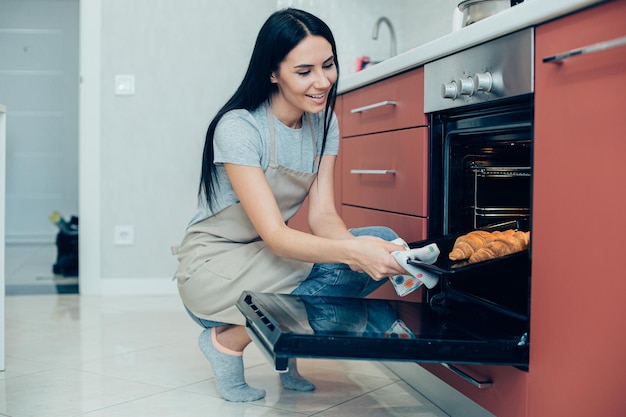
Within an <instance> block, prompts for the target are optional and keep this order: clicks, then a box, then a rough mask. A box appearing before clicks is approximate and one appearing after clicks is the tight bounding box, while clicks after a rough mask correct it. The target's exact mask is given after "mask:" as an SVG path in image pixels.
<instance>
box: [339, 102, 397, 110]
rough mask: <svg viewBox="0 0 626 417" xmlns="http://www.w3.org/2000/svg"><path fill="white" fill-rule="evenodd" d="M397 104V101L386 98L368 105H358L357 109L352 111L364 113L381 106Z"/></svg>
mask: <svg viewBox="0 0 626 417" xmlns="http://www.w3.org/2000/svg"><path fill="white" fill-rule="evenodd" d="M395 105H396V102H395V101H390V100H385V101H381V102H380V103H374V104H368V105H367V106H363V107H357V108H356V109H352V110H350V113H363V112H364V111H368V110H372V109H377V108H379V107H385V106H395Z"/></svg>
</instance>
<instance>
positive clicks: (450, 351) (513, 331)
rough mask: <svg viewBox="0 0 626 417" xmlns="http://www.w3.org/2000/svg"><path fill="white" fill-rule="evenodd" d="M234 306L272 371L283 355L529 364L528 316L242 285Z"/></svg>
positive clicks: (282, 361) (280, 365)
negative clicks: (257, 289)
mask: <svg viewBox="0 0 626 417" xmlns="http://www.w3.org/2000/svg"><path fill="white" fill-rule="evenodd" d="M237 307H238V308H239V310H240V311H241V312H242V313H243V315H244V316H245V318H246V329H247V331H248V333H249V335H250V336H251V338H252V339H253V340H254V341H255V342H256V344H257V345H258V346H259V348H260V349H261V350H262V351H263V352H264V353H265V354H266V356H267V357H268V358H269V359H270V360H271V362H273V363H274V365H275V368H276V370H277V371H284V370H286V369H287V360H288V359H289V358H290V357H306V358H334V359H369V360H392V361H412V362H435V363H451V364H492V365H513V366H518V367H521V368H525V367H527V366H528V354H529V343H528V336H527V335H528V324H527V321H525V320H520V319H517V318H514V317H511V316H508V315H504V314H500V313H498V312H496V311H493V310H489V309H484V308H480V307H479V306H476V305H472V304H459V305H458V306H454V305H447V306H446V308H445V309H439V308H438V307H437V306H436V305H433V306H431V305H429V304H427V303H414V302H406V301H400V300H393V301H392V300H377V299H362V298H339V297H320V296H297V295H290V294H268V293H253V292H244V293H243V294H242V295H241V297H240V299H239V301H238V303H237ZM457 308H458V309H457Z"/></svg>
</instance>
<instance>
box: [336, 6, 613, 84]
mask: <svg viewBox="0 0 626 417" xmlns="http://www.w3.org/2000/svg"><path fill="white" fill-rule="evenodd" d="M602 2H603V0H526V1H525V2H524V3H520V4H518V5H516V6H514V7H511V8H509V9H506V10H504V11H502V12H500V13H498V14H495V15H493V16H490V17H488V18H486V19H483V20H481V21H479V22H476V23H474V24H473V25H470V26H467V27H464V28H462V29H460V30H458V31H456V32H452V33H450V34H448V35H446V36H442V37H441V38H439V39H436V40H434V41H432V42H429V43H426V44H424V45H422V46H419V47H417V48H414V49H411V50H409V51H406V52H404V53H402V54H399V55H396V56H394V57H393V58H389V59H387V60H385V61H383V62H381V63H379V64H377V65H374V66H371V67H368V68H366V69H365V70H363V71H360V72H357V73H356V74H351V75H349V76H347V77H345V78H340V80H339V89H338V91H339V93H340V94H341V93H345V92H347V91H350V90H354V89H356V88H359V87H363V86H365V85H368V84H371V83H373V82H375V81H378V80H382V79H383V78H387V77H390V76H392V75H394V74H398V73H400V72H403V71H406V70H408V69H411V68H415V67H419V66H422V65H424V64H426V63H427V62H430V61H434V60H436V59H438V58H441V57H444V56H446V55H450V54H451V53H454V52H457V51H460V50H463V49H467V48H470V47H472V46H474V45H478V44H481V43H483V42H486V41H488V40H490V39H495V38H497V37H500V36H503V35H506V34H507V33H511V32H515V31H517V30H520V29H524V28H527V27H530V26H534V25H537V24H539V23H542V22H546V21H548V20H551V19H554V18H557V17H560V16H563V15H566V14H568V13H571V12H574V11H576V10H579V9H583V8H585V7H589V6H591V5H594V4H596V3H602Z"/></svg>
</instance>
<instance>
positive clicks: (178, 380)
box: [0, 295, 446, 417]
mask: <svg viewBox="0 0 626 417" xmlns="http://www.w3.org/2000/svg"><path fill="white" fill-rule="evenodd" d="M200 331H201V328H200V327H199V326H198V325H197V324H195V323H194V322H193V321H192V320H191V319H190V318H189V317H188V316H187V313H186V312H185V311H184V309H183V307H182V305H181V303H180V300H179V299H178V297H176V296H158V297H149V296H146V297H135V296H133V297H130V296H126V297H112V296H111V297H82V296H78V295H16V296H8V297H7V298H6V332H7V334H6V336H7V337H6V352H7V358H6V363H7V370H6V372H3V373H0V415H6V416H10V417H22V416H24V417H25V416H37V417H57V416H62V417H67V416H74V417H80V416H90V417H104V416H106V417H125V416H132V417H143V416H150V417H160V416H167V417H171V416H176V417H186V416H209V415H216V416H225V417H228V416H238V417H239V416H244V417H246V416H252V417H256V416H277V417H302V416H311V415H319V416H327V417H331V416H342V417H352V416H355V417H356V416H359V417H368V416H377V417H379V416H383V417H384V416H409V415H410V416H424V417H445V416H446V414H444V413H443V412H441V411H440V410H438V409H437V408H436V407H434V406H433V405H432V404H431V403H429V402H428V400H426V399H425V398H423V397H422V396H421V395H420V394H419V393H417V392H415V391H414V390H412V389H411V388H410V387H409V386H408V385H406V384H405V383H403V382H401V381H399V379H398V377H397V376H396V375H395V374H393V373H392V372H390V371H389V370H388V369H387V368H385V367H383V366H381V365H380V364H378V363H376V362H368V361H341V360H319V359H300V360H299V362H298V363H299V370H300V372H301V373H302V374H303V375H304V376H305V377H307V378H309V379H311V380H312V381H313V382H314V383H315V384H316V386H317V389H316V390H315V391H314V392H308V393H300V392H293V391H287V390H284V389H283V388H282V387H281V386H280V383H279V376H278V374H277V373H275V372H274V371H273V369H272V366H271V365H270V364H269V362H267V361H266V360H265V358H264V357H263V355H262V354H261V353H260V352H259V350H258V349H257V348H256V347H255V346H254V345H251V346H250V347H249V348H248V349H246V352H245V354H244V363H245V365H246V368H247V369H246V378H247V380H248V383H249V384H250V385H252V386H257V387H262V388H264V389H265V390H266V391H267V396H266V398H264V399H262V400H259V401H255V402H253V403H247V404H240V403H230V402H228V401H224V400H222V399H221V398H220V396H219V395H218V393H217V391H216V390H215V384H214V382H213V376H212V372H211V367H210V365H209V363H208V361H207V360H206V359H205V358H204V356H203V355H202V353H201V352H200V350H199V348H198V347H197V337H198V335H199V334H200ZM318 413H319V414H318Z"/></svg>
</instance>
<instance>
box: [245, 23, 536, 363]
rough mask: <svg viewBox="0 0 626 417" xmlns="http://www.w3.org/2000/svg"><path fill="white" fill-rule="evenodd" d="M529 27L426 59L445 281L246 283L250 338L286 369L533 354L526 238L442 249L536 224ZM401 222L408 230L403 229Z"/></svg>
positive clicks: (434, 205)
mask: <svg viewBox="0 0 626 417" xmlns="http://www.w3.org/2000/svg"><path fill="white" fill-rule="evenodd" d="M533 43H534V40H533V31H532V30H531V29H528V30H524V31H520V32H516V33H513V34H511V35H507V36H505V37H502V38H498V39H495V40H493V41H490V42H488V43H486V44H482V45H478V46H475V47H472V48H470V49H467V50H464V51H461V52H459V53H457V54H454V55H451V56H448V57H444V58H442V59H440V60H438V61H434V62H431V63H428V64H426V66H425V99H424V104H425V109H426V112H427V113H428V118H429V119H428V120H429V129H430V138H429V153H430V157H429V194H428V195H429V206H428V230H429V238H428V240H425V241H421V242H413V243H411V246H413V247H418V246H422V245H426V244H429V243H436V244H437V245H438V246H439V247H440V250H441V256H440V258H439V259H438V260H437V262H436V263H435V264H433V265H423V267H425V268H428V269H429V271H430V272H432V273H434V274H436V275H438V277H439V284H438V285H437V286H436V287H435V288H433V289H431V290H428V291H424V297H423V299H422V301H421V302H418V303H415V302H407V301H400V300H377V299H346V298H333V297H301V296H294V295H289V294H265V293H252V292H245V293H244V294H242V296H241V298H240V299H239V302H238V304H237V306H238V308H239V310H240V311H241V312H242V313H243V315H244V316H245V317H246V327H247V330H248V333H249V334H250V335H251V337H252V338H253V340H255V342H256V343H257V344H258V346H259V347H260V348H261V350H262V351H264V352H265V353H266V354H267V356H268V357H269V358H270V360H271V361H272V362H273V363H274V364H275V367H276V369H277V370H285V368H286V366H287V360H288V358H290V357H310V358H343V359H350V358H352V359H374V360H398V361H412V362H431V363H444V364H447V365H448V366H450V367H452V368H453V366H452V365H450V364H495V365H512V366H517V367H519V368H522V369H523V368H525V367H527V366H528V356H529V346H530V337H529V323H530V320H529V296H530V282H531V281H530V250H525V251H523V252H520V253H516V254H513V255H508V256H505V257H503V258H500V259H494V260H490V261H485V262H482V263H478V264H469V265H468V264H464V263H454V262H451V261H449V260H448V259H447V254H448V252H449V250H450V249H451V248H452V245H453V243H454V240H455V239H456V237H458V236H459V235H461V234H464V233H466V232H469V231H471V230H474V229H478V228H480V229H487V230H491V229H502V228H516V229H524V230H529V228H530V224H531V222H530V218H531V215H532V213H531V212H530V208H531V206H532V205H531V200H532V189H531V184H532V180H531V179H532V118H533V106H532V99H533V97H532V94H533V81H532V62H533V60H532V56H533ZM399 233H400V234H402V231H399Z"/></svg>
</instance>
